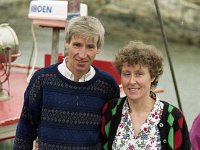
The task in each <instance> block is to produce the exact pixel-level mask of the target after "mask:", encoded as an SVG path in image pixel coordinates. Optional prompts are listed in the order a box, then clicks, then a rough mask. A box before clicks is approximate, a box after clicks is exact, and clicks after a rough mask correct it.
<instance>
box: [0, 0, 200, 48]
mask: <svg viewBox="0 0 200 150" xmlns="http://www.w3.org/2000/svg"><path fill="white" fill-rule="evenodd" d="M81 2H82V3H85V4H87V5H88V11H89V12H88V15H93V16H96V17H99V18H100V19H101V20H102V22H103V24H104V26H105V28H106V31H107V35H108V37H109V38H110V39H112V37H116V36H119V37H121V38H124V37H126V38H131V39H133V38H135V37H137V39H152V40H153V39H155V40H156V39H161V38H162V35H161V31H160V24H159V20H158V17H157V14H156V8H155V5H154V2H153V1H146V0H140V1H138V0H123V1H121V0H92V1H91V0H82V1H81ZM158 2H159V3H158V4H159V9H160V12H161V16H162V20H163V24H164V29H165V33H166V35H167V37H168V40H169V41H173V42H180V43H184V44H191V45H200V16H199V14H200V3H199V2H198V0H187V1H186V0H179V1H172V0H163V1H158ZM29 3H30V1H27V0H7V1H1V2H0V13H1V14H4V15H1V18H0V23H4V22H9V24H11V25H13V26H18V25H17V24H16V21H18V20H22V22H23V24H26V23H30V20H28V19H27V15H28V8H29ZM8 9H9V11H7V10H8ZM23 19H24V20H26V21H25V22H24V21H23Z"/></svg>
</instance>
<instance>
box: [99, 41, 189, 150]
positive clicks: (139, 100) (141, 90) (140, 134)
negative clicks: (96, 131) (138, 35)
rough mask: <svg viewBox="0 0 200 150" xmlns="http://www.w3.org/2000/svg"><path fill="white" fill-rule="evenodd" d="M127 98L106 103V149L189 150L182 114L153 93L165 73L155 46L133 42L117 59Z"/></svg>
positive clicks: (103, 126)
mask: <svg viewBox="0 0 200 150" xmlns="http://www.w3.org/2000/svg"><path fill="white" fill-rule="evenodd" d="M114 64H115V67H116V69H117V71H118V73H119V74H120V76H121V83H122V87H123V90H124V93H125V95H126V96H125V97H122V98H118V99H114V100H111V101H109V102H108V103H106V104H105V106H104V109H103V118H102V136H103V149H105V150H111V149H113V150H147V149H149V150H150V149H151V150H160V149H162V150H163V149H167V150H171V149H181V150H189V149H190V141H189V134H188V128H187V124H186V121H185V119H184V116H183V114H182V112H181V111H180V110H179V109H178V108H176V107H174V106H172V105H171V104H169V103H167V102H164V101H161V100H160V99H159V98H158V97H157V96H156V94H155V93H154V92H153V90H154V88H155V87H156V86H157V83H158V79H159V77H160V76H161V75H162V73H163V57H162V56H161V54H160V53H159V51H157V50H156V48H155V47H154V46H151V45H146V44H144V43H142V42H140V41H132V42H130V43H129V44H128V45H127V46H125V47H124V48H122V49H121V50H120V51H119V52H118V54H117V55H116V57H115V61H114Z"/></svg>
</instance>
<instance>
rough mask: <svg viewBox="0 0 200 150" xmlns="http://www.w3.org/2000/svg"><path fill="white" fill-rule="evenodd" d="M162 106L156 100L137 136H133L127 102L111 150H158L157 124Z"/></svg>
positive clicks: (159, 143)
mask: <svg viewBox="0 0 200 150" xmlns="http://www.w3.org/2000/svg"><path fill="white" fill-rule="evenodd" d="M163 107H164V104H163V103H162V102H161V101H160V100H159V99H158V98H156V101H155V104H154V106H153V108H152V110H151V112H150V113H149V115H148V117H147V119H146V120H145V122H144V123H143V125H142V126H141V128H140V132H139V134H138V136H135V134H134V129H133V124H132V121H131V116H130V114H129V106H128V101H127V100H126V101H125V103H124V106H123V109H122V117H121V122H120V124H119V126H118V129H117V132H116V136H115V139H114V141H113V145H112V149H113V150H160V149H161V139H160V133H159V129H158V127H157V124H158V123H159V121H160V119H161V115H162V111H163Z"/></svg>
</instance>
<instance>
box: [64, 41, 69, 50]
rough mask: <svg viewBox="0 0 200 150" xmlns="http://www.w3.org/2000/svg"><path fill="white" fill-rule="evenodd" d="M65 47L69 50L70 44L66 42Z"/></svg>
mask: <svg viewBox="0 0 200 150" xmlns="http://www.w3.org/2000/svg"><path fill="white" fill-rule="evenodd" d="M64 46H65V49H68V47H69V43H67V42H66V41H65V42H64Z"/></svg>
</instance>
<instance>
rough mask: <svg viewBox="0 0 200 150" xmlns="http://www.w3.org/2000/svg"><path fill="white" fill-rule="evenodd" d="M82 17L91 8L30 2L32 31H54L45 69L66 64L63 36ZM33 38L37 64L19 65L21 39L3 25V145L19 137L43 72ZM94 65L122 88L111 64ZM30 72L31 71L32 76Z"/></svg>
mask: <svg viewBox="0 0 200 150" xmlns="http://www.w3.org/2000/svg"><path fill="white" fill-rule="evenodd" d="M79 15H83V16H84V15H87V5H86V4H82V3H80V0H68V1H42V0H32V1H31V2H30V7H29V14H28V17H29V18H30V19H32V28H34V26H41V27H47V28H52V29H53V37H52V39H53V40H52V45H53V46H52V51H51V53H46V54H45V55H44V60H45V63H44V67H45V66H48V65H50V64H53V63H56V62H59V61H62V60H63V57H64V53H63V54H62V53H58V49H57V45H58V44H59V41H58V37H59V32H60V30H64V29H65V27H66V25H67V20H68V19H70V18H72V17H75V16H79ZM32 34H33V41H34V58H33V64H31V65H27V64H16V63H15V60H16V59H17V58H18V57H20V55H21V52H20V50H19V48H18V45H19V41H18V38H17V35H16V33H15V31H14V30H13V29H12V27H10V26H9V25H8V24H1V25H0V141H4V140H8V139H12V138H14V137H15V131H16V127H17V123H18V121H19V117H20V114H21V110H22V106H23V101H24V99H23V94H24V92H25V89H26V87H27V85H28V82H29V80H30V78H31V76H32V74H33V72H34V71H35V70H37V69H40V68H41V67H38V66H35V63H36V57H37V43H36V40H35V38H36V37H35V35H34V32H32ZM93 64H94V65H95V66H97V67H99V68H101V69H103V70H105V71H107V72H109V73H111V74H112V75H113V76H114V78H115V79H116V81H117V83H118V84H119V85H120V77H119V75H118V74H117V72H116V70H115V69H114V67H113V65H112V62H111V61H107V60H95V61H94V62H93ZM26 69H31V71H30V73H29V75H27V73H26V72H25V70H26ZM120 87H121V86H120Z"/></svg>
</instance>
